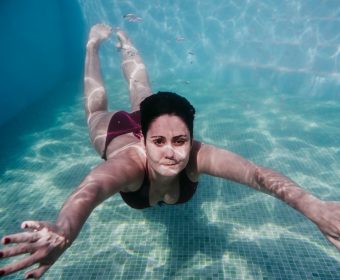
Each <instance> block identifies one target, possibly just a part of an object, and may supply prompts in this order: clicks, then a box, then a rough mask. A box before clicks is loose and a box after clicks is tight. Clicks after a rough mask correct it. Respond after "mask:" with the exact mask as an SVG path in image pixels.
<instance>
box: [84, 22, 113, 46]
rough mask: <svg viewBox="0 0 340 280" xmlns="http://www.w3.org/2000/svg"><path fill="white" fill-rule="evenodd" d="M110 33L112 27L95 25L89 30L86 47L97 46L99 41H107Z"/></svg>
mask: <svg viewBox="0 0 340 280" xmlns="http://www.w3.org/2000/svg"><path fill="white" fill-rule="evenodd" d="M111 32H112V27H111V26H109V25H106V24H96V25H94V26H93V27H92V28H91V31H90V35H89V40H88V42H87V46H89V45H92V44H93V45H98V44H99V43H100V42H101V41H103V40H105V39H107V38H108V37H109V36H110V34H111Z"/></svg>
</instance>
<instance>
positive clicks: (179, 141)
mask: <svg viewBox="0 0 340 280" xmlns="http://www.w3.org/2000/svg"><path fill="white" fill-rule="evenodd" d="M187 141H188V140H187V138H186V137H176V138H175V139H174V144H175V145H176V146H183V145H184V144H185V143H186V142H187Z"/></svg>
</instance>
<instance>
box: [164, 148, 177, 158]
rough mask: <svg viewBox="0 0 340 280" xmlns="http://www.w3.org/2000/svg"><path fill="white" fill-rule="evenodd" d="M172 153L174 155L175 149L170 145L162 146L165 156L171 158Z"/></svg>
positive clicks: (172, 156)
mask: <svg viewBox="0 0 340 280" xmlns="http://www.w3.org/2000/svg"><path fill="white" fill-rule="evenodd" d="M174 155H175V151H174V149H173V148H172V147H171V146H170V145H168V146H166V147H164V156H165V158H169V159H173V158H174Z"/></svg>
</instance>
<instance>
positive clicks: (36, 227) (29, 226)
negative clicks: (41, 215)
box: [21, 221, 42, 230]
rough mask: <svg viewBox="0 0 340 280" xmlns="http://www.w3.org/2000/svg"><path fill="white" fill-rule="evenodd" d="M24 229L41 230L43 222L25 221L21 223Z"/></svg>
mask: <svg viewBox="0 0 340 280" xmlns="http://www.w3.org/2000/svg"><path fill="white" fill-rule="evenodd" d="M21 228H22V229H32V230H40V229H41V228H42V225H41V223H39V222H37V221H24V222H23V223H22V224H21Z"/></svg>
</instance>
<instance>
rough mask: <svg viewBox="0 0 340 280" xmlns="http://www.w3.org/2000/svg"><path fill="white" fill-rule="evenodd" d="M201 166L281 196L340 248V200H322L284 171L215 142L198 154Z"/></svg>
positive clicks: (219, 175) (221, 175)
mask: <svg viewBox="0 0 340 280" xmlns="http://www.w3.org/2000/svg"><path fill="white" fill-rule="evenodd" d="M197 168H198V173H206V174H210V175H213V176H218V177H222V178H225V179H229V180H233V181H235V182H238V183H242V184H245V185H248V186H250V187H252V188H255V189H257V190H259V191H261V192H264V193H267V194H270V195H273V196H275V197H277V198H279V199H281V200H282V201H284V202H285V203H287V204H288V205H290V206H291V207H293V208H295V209H296V210H298V211H300V212H301V213H302V214H304V215H305V216H306V217H307V218H309V219H310V220H311V221H312V222H314V223H315V224H316V225H317V226H318V227H319V229H320V231H321V232H322V233H323V234H324V235H325V236H326V238H327V239H328V240H329V241H330V242H332V243H333V244H334V245H335V246H336V247H337V248H339V249H340V241H339V237H340V203H339V202H325V201H322V200H320V199H318V198H316V197H315V196H313V195H312V194H310V193H308V192H306V191H305V190H303V189H302V188H301V187H299V186H298V185H297V184H296V183H295V182H294V181H292V180H291V179H289V178H288V177H286V176H284V175H283V174H281V173H279V172H276V171H274V170H272V169H269V168H265V167H262V166H259V165H256V164H254V163H252V162H250V161H248V160H246V159H244V158H242V157H240V156H239V155H236V154H234V153H232V152H229V151H226V150H222V149H218V148H216V147H214V146H211V145H203V144H202V146H201V148H200V150H199V152H198V154H197Z"/></svg>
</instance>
